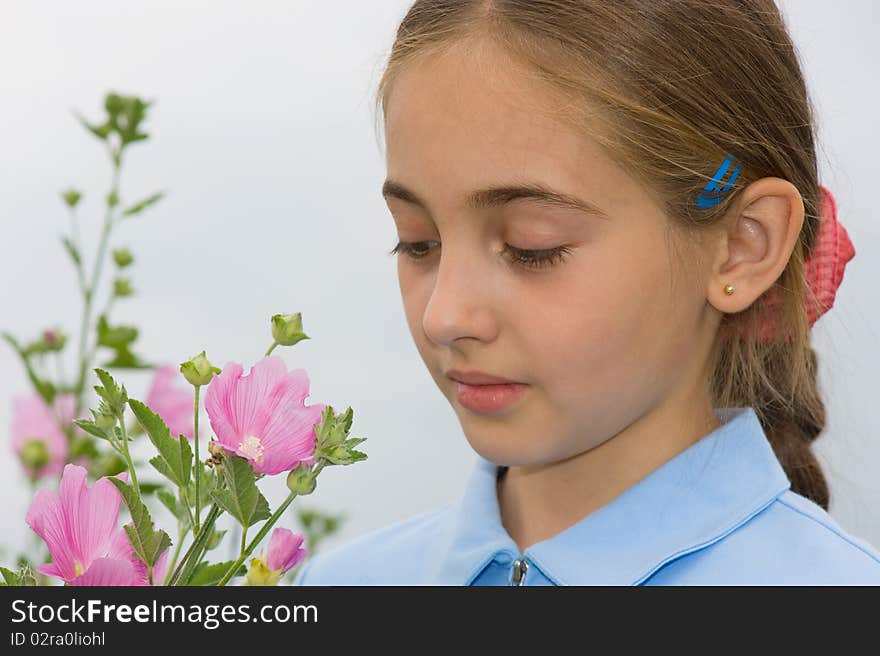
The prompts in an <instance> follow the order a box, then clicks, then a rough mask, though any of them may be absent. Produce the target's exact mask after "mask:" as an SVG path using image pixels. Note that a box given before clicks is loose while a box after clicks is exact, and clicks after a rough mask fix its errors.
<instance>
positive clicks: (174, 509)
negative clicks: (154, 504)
mask: <svg viewBox="0 0 880 656" xmlns="http://www.w3.org/2000/svg"><path fill="white" fill-rule="evenodd" d="M156 496H157V497H158V498H159V501H161V502H162V505H163V506H165V507H166V508H168V510H170V511H171V514H172V515H174V516H175V517H176V518H177V519H180V510H181V509H180V508H178V504H177V497H175V496H174V495H173V494H171V492H169V491H168V490H159V492H157V493H156Z"/></svg>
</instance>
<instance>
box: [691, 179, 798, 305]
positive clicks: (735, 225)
mask: <svg viewBox="0 0 880 656" xmlns="http://www.w3.org/2000/svg"><path fill="white" fill-rule="evenodd" d="M724 222H725V225H726V228H725V229H724V230H723V231H722V232H721V236H720V239H719V240H718V241H717V242H716V243H717V251H716V257H715V263H716V264H715V266H714V268H713V270H712V272H711V275H710V276H709V289H707V290H706V298H707V299H708V301H709V302H710V303H711V304H712V305H713V306H715V308H717V309H718V310H720V311H721V312H725V313H729V314H730V313H736V312H741V311H742V310H745V309H746V308H747V307H749V306H750V305H751V304H752V303H753V302H754V301H755V299H757V298H758V297H759V296H760V295H761V294H763V293H764V292H765V291H766V290H768V289H769V288H770V287H771V286H772V285H773V283H774V282H776V280H777V279H778V278H779V276H781V275H782V272H783V271H784V270H785V267H786V265H787V264H788V260H789V258H790V257H791V253H792V251H793V250H794V246H795V243H796V241H797V238H798V235H799V234H800V231H801V227H802V226H803V223H804V201H803V198H802V197H801V194H800V192H799V191H798V190H797V187H795V186H794V185H793V184H792V183H790V182H788V181H787V180H783V179H781V178H761V179H760V180H756V181H755V182H753V183H752V184H750V185H749V186H748V187H746V188H745V189H744V190H743V191H742V193H741V194H740V196H739V198H738V199H737V201H736V202H735V203H734V205H733V206H732V207H731V210H730V213H729V215H728V216H727V217H726V218H725V219H724ZM727 285H732V286H733V289H734V292H733V294H727V293H726V292H725V287H726V286H727Z"/></svg>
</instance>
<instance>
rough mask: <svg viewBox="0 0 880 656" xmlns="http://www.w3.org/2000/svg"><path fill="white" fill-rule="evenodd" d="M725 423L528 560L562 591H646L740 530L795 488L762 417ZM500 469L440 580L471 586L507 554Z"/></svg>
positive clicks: (479, 481)
mask: <svg viewBox="0 0 880 656" xmlns="http://www.w3.org/2000/svg"><path fill="white" fill-rule="evenodd" d="M715 412H716V416H717V417H718V419H719V421H720V422H722V423H721V425H720V426H719V427H718V428H716V429H715V430H714V431H712V432H711V433H709V434H708V435H706V436H704V437H703V438H701V439H700V440H698V441H697V442H695V443H694V444H692V445H691V446H690V447H688V448H687V449H686V450H684V451H682V452H681V453H679V454H677V455H676V456H674V457H673V458H671V459H670V460H668V461H667V462H665V463H664V464H663V465H661V466H660V467H659V468H657V469H655V470H654V471H653V472H651V473H650V474H648V475H647V476H646V477H644V478H643V479H641V480H640V481H638V482H637V483H635V484H634V485H632V486H631V487H629V488H628V489H627V490H625V491H624V492H623V493H622V494H620V495H619V496H618V497H617V498H615V499H614V500H613V501H611V502H610V503H608V504H606V505H605V506H603V507H601V508H599V509H598V510H596V511H594V512H592V513H590V514H589V515H587V516H586V517H584V518H583V519H581V520H580V521H578V522H577V523H575V524H573V525H572V526H569V527H568V528H567V529H565V530H563V531H561V532H560V533H558V534H556V535H555V536H553V537H551V538H548V539H546V540H543V541H541V542H537V543H535V544H533V545H531V546H530V547H528V548H527V549H526V550H525V552H524V555H525V556H526V557H527V558H528V559H529V560H530V561H531V562H532V563H533V564H534V565H536V566H537V567H538V568H539V569H540V570H541V571H542V572H543V573H544V575H545V576H547V578H548V579H550V580H551V581H553V582H554V583H556V584H557V585H629V584H638V583H640V582H641V581H643V580H644V579H646V578H647V577H648V576H650V575H651V574H652V573H653V572H654V571H656V570H657V569H658V568H659V567H661V566H662V565H663V564H665V563H666V562H668V561H669V560H672V559H673V558H676V557H678V556H680V555H683V554H685V553H688V552H690V551H694V550H696V549H698V548H700V547H702V546H705V545H707V544H709V543H711V542H713V541H715V540H717V539H719V538H721V537H723V536H724V535H725V534H727V533H728V532H730V531H732V530H733V529H734V528H736V527H737V526H738V525H740V524H742V523H743V522H745V521H746V520H748V519H749V518H750V517H752V516H753V515H754V514H756V513H757V512H759V511H760V510H762V509H763V508H765V507H766V506H767V505H768V504H769V503H771V502H772V501H773V500H774V499H775V498H776V497H777V496H779V495H780V494H782V493H783V492H784V491H785V490H787V489H788V488H789V487H790V481H789V479H788V477H787V476H786V474H785V471H784V470H783V469H782V466H781V465H780V463H779V460H778V459H777V458H776V455H775V453H774V452H773V449H772V447H771V445H770V442H769V441H768V439H767V437H766V434H765V433H764V430H763V427H762V426H761V423H760V421H759V420H758V416H757V414H756V413H755V410H754V409H753V408H751V407H744V408H716V410H715ZM496 474H497V466H496V465H495V464H494V463H492V462H490V461H489V460H486V459H485V458H483V457H482V456H479V455H478V456H477V462H476V465H475V467H474V468H473V471H472V473H471V476H470V478H469V480H468V483H467V487H466V489H465V492H464V495H463V496H462V497H461V498H460V499H459V501H458V502H457V503H456V504H455V505H454V506H453V512H452V513H451V515H450V516H449V519H450V522H451V524H450V525H449V533H448V536H449V541H448V542H447V543H446V544H444V545H438V546H441V548H442V549H443V553H442V556H441V560H440V565H439V569H438V571H437V580H438V581H446V582H449V581H452V582H456V583H460V584H461V585H469V584H470V583H471V582H472V581H473V579H474V578H475V577H476V576H477V575H478V574H479V573H480V571H481V570H482V569H483V568H484V567H485V566H486V565H487V564H488V563H489V562H490V561H491V560H492V558H493V557H494V556H495V555H496V554H497V553H498V552H500V551H508V552H509V553H510V554H512V555H514V556H516V555H518V554H519V548H518V547H517V545H516V543H515V542H514V541H513V539H512V538H511V537H510V535H509V534H508V533H507V531H506V529H505V528H504V526H503V525H502V523H501V517H500V512H499V509H498V497H497V492H496V486H495V484H496Z"/></svg>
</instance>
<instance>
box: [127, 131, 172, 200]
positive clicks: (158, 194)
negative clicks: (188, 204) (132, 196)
mask: <svg viewBox="0 0 880 656" xmlns="http://www.w3.org/2000/svg"><path fill="white" fill-rule="evenodd" d="M141 138H146V135H142V136H141ZM129 141H135V139H130V140H129ZM164 194H165V192H163V191H160V192H158V193H155V194H153V195H152V196H150V197H148V198H145V199H144V200H142V201H140V202H139V203H136V204H134V205H132V206H131V207H129V208H128V209H127V210H125V211H124V212H123V213H122V216H132V215H133V214H140V213H141V212H142V211H143V210H145V209H147V208H148V207H150V205H153V204H155V203H157V202H159V200H160V199H161V198H162V196H163V195H164Z"/></svg>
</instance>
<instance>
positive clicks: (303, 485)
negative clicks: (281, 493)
mask: <svg viewBox="0 0 880 656" xmlns="http://www.w3.org/2000/svg"><path fill="white" fill-rule="evenodd" d="M317 483H318V481H317V477H316V476H315V475H314V473H313V472H312V468H311V466H309V465H303V464H299V465H297V466H296V468H295V469H292V470H291V471H290V473H289V474H288V475H287V488H288V489H289V490H290V491H291V492H296V493H297V495H299V496H306V495H308V494H311V493H312V492H314V491H315V485H317Z"/></svg>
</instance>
